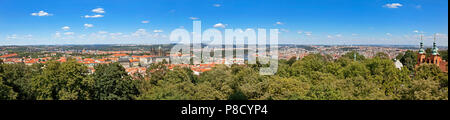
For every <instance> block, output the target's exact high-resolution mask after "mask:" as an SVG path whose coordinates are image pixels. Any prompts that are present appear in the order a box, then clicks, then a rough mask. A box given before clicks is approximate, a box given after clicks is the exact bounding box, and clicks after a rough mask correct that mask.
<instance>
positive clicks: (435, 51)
mask: <svg viewBox="0 0 450 120" xmlns="http://www.w3.org/2000/svg"><path fill="white" fill-rule="evenodd" d="M436 35H437V34H434V41H433V49H432V55H439V49H438V48H437V46H436Z"/></svg>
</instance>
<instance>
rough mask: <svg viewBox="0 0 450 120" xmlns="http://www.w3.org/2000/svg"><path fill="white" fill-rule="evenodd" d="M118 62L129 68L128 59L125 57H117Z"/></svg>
mask: <svg viewBox="0 0 450 120" xmlns="http://www.w3.org/2000/svg"><path fill="white" fill-rule="evenodd" d="M118 62H119V63H120V65H122V66H123V67H124V68H129V67H131V63H130V59H129V58H127V57H122V58H119V60H118Z"/></svg>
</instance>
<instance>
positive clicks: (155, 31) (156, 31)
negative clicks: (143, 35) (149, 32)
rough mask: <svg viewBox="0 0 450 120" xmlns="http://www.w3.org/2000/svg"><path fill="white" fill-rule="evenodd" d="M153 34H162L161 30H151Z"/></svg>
mask: <svg viewBox="0 0 450 120" xmlns="http://www.w3.org/2000/svg"><path fill="white" fill-rule="evenodd" d="M153 32H154V33H162V32H164V31H163V30H153Z"/></svg>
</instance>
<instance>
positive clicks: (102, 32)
mask: <svg viewBox="0 0 450 120" xmlns="http://www.w3.org/2000/svg"><path fill="white" fill-rule="evenodd" d="M106 33H108V32H106V31H98V34H106Z"/></svg>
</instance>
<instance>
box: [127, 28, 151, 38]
mask: <svg viewBox="0 0 450 120" xmlns="http://www.w3.org/2000/svg"><path fill="white" fill-rule="evenodd" d="M131 35H132V36H135V37H139V36H147V35H149V33H147V30H145V29H138V30H137V31H136V32H134V33H132V34H131Z"/></svg>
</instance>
